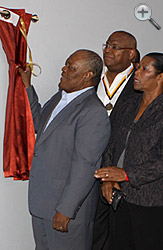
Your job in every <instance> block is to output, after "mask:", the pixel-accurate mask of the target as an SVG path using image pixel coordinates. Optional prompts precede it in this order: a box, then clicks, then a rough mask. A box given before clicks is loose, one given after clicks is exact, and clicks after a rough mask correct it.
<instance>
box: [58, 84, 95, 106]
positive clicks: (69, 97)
mask: <svg viewBox="0 0 163 250" xmlns="http://www.w3.org/2000/svg"><path fill="white" fill-rule="evenodd" d="M92 88H93V86H91V87H88V88H85V89H81V90H78V91H74V92H71V93H67V92H65V91H64V90H62V99H63V98H64V99H66V100H67V104H68V103H69V102H71V101H72V100H73V99H75V98H76V97H77V96H79V95H81V94H82V93H84V92H86V91H87V90H89V89H92Z"/></svg>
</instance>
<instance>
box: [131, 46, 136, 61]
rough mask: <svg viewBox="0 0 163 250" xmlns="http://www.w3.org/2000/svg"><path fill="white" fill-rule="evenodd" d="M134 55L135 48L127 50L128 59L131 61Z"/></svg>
mask: <svg viewBox="0 0 163 250" xmlns="http://www.w3.org/2000/svg"><path fill="white" fill-rule="evenodd" d="M135 56H136V49H130V50H129V59H130V60H131V62H132V61H133V59H134V58H135Z"/></svg>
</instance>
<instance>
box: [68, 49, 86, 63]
mask: <svg viewBox="0 0 163 250" xmlns="http://www.w3.org/2000/svg"><path fill="white" fill-rule="evenodd" d="M85 58H86V57H85V55H84V53H83V52H81V51H76V52H74V53H73V54H71V55H70V56H69V57H68V58H67V60H66V61H73V62H75V61H84V60H85Z"/></svg>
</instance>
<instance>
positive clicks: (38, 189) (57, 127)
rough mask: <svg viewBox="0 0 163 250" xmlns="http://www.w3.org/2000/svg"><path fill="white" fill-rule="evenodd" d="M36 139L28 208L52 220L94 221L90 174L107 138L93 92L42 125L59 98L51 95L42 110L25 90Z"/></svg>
mask: <svg viewBox="0 0 163 250" xmlns="http://www.w3.org/2000/svg"><path fill="white" fill-rule="evenodd" d="M27 93H28V97H29V101H30V105H31V110H32V115H33V120H34V125H35V130H36V133H37V139H36V144H35V149H34V157H33V162H32V168H31V173H30V180H29V208H30V212H31V213H32V214H33V215H35V216H38V217H41V218H46V219H52V218H53V216H54V214H55V212H56V210H57V211H59V212H60V213H62V214H64V215H66V216H68V217H70V218H75V219H76V220H82V221H83V219H84V220H87V221H93V220H94V215H95V211H96V206H97V201H98V192H99V183H98V181H96V180H95V178H94V172H95V170H96V169H98V168H100V166H101V156H102V153H103V151H104V149H105V147H106V146H107V143H108V139H109V136H110V122H109V118H108V115H107V112H106V110H105V108H104V106H103V104H102V103H101V101H100V100H99V99H98V97H97V95H96V93H95V90H94V89H90V90H87V91H86V92H84V93H83V94H81V95H80V96H78V97H77V98H75V99H74V100H73V101H72V102H70V103H69V104H68V105H67V106H66V107H65V108H64V109H63V110H62V111H61V112H60V113H59V114H58V115H57V116H56V117H55V118H54V119H53V121H52V122H51V123H50V125H49V126H48V128H47V129H46V130H45V132H44V128H45V126H46V123H47V121H48V119H49V117H50V115H51V112H52V111H53V109H54V107H55V106H56V105H57V103H58V102H59V100H60V98H61V93H60V92H58V93H57V94H56V95H54V96H53V97H52V98H51V99H50V100H49V101H48V102H47V103H46V104H45V105H44V107H43V108H41V105H40V104H39V103H38V97H37V94H36V92H35V90H34V88H33V87H30V88H28V89H27Z"/></svg>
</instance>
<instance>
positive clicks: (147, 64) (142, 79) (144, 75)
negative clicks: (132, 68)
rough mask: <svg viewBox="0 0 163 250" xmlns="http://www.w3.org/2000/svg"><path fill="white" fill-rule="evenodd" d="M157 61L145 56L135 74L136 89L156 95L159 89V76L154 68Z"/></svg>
mask: <svg viewBox="0 0 163 250" xmlns="http://www.w3.org/2000/svg"><path fill="white" fill-rule="evenodd" d="M154 63H155V60H154V59H153V58H152V57H150V56H145V57H143V59H142V60H141V62H140V65H139V68H138V69H137V70H136V72H135V78H134V88H135V89H136V90H141V91H143V92H148V93H154V92H155V91H156V90H157V89H158V88H159V84H158V82H159V78H160V76H159V74H158V73H157V70H156V69H155V67H154Z"/></svg>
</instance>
